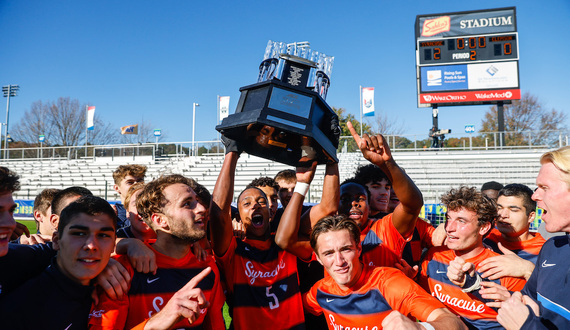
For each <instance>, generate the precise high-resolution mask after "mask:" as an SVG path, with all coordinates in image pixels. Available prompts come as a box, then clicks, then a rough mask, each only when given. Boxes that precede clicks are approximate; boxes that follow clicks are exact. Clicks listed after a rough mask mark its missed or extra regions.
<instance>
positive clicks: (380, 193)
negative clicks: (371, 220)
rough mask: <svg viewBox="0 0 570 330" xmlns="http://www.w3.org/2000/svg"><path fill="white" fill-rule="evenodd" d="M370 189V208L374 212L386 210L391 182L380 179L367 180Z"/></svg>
mask: <svg viewBox="0 0 570 330" xmlns="http://www.w3.org/2000/svg"><path fill="white" fill-rule="evenodd" d="M366 187H368V191H370V210H371V211H374V212H384V213H385V212H388V204H389V202H390V188H392V184H391V183H390V182H389V181H388V180H386V179H382V180H381V181H380V182H377V181H376V182H369V183H367V184H366Z"/></svg>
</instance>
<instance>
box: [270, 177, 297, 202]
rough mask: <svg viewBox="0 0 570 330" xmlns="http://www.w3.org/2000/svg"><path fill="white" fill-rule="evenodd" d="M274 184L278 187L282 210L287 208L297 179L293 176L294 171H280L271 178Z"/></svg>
mask: <svg viewBox="0 0 570 330" xmlns="http://www.w3.org/2000/svg"><path fill="white" fill-rule="evenodd" d="M273 179H274V180H275V182H277V184H278V185H279V192H278V195H279V200H280V201H281V205H282V207H283V208H285V207H287V204H289V200H290V199H291V196H293V189H294V188H295V183H296V182H297V181H296V180H297V178H296V176H295V171H294V170H289V169H288V170H282V171H279V172H277V174H275V177H274V178H273Z"/></svg>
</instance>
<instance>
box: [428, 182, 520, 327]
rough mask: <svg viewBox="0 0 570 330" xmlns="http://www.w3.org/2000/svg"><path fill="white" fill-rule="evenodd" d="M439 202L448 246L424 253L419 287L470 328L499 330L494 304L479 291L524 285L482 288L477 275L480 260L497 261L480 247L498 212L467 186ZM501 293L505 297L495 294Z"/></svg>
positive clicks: (501, 282) (510, 282)
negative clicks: (459, 317) (425, 254)
mask: <svg viewBox="0 0 570 330" xmlns="http://www.w3.org/2000/svg"><path fill="white" fill-rule="evenodd" d="M441 201H442V203H443V204H444V205H445V206H446V207H447V220H446V224H445V230H446V232H447V241H446V246H441V247H436V248H432V249H431V250H430V251H428V254H427V256H426V258H425V260H424V262H423V263H422V271H421V275H420V282H421V284H422V286H423V287H424V288H425V289H426V290H428V291H429V292H431V294H432V295H433V296H434V297H436V298H437V299H439V300H440V301H441V302H443V303H444V304H445V305H446V306H447V307H448V308H449V309H450V310H452V311H453V312H454V313H455V314H457V315H459V316H461V319H462V320H463V321H464V322H465V323H466V324H469V325H470V326H471V327H474V328H477V329H494V328H497V327H499V324H498V322H497V321H496V316H497V312H496V310H495V309H493V308H492V306H493V304H492V303H493V302H495V299H489V298H485V297H483V296H482V294H481V293H480V292H479V289H481V288H482V287H484V288H485V289H493V290H499V286H502V287H505V288H506V289H507V290H510V291H516V290H520V289H521V288H522V287H523V286H524V284H525V281H524V279H521V278H514V277H501V278H500V279H497V280H493V281H491V282H483V280H482V276H481V273H480V272H479V271H478V270H477V269H478V265H479V264H480V263H481V262H482V261H483V260H485V259H487V258H491V257H494V256H497V255H498V254H497V253H495V252H493V251H491V250H489V249H486V248H485V246H484V245H483V238H484V237H485V236H486V235H487V234H488V233H489V231H490V230H491V228H492V226H493V221H494V220H495V218H496V217H497V207H496V205H495V203H494V202H493V201H492V200H491V199H490V198H488V197H486V196H483V195H482V194H481V193H480V192H478V191H477V189H475V188H474V187H472V188H469V187H465V186H462V187H460V188H459V189H451V190H450V191H449V192H447V193H446V194H444V195H443V196H442V197H441ZM482 282H483V283H482ZM501 292H504V291H499V292H495V293H493V294H497V295H499V294H501ZM497 299H504V298H502V297H497ZM489 303H491V304H490V305H489Z"/></svg>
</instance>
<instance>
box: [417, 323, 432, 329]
mask: <svg viewBox="0 0 570 330" xmlns="http://www.w3.org/2000/svg"><path fill="white" fill-rule="evenodd" d="M420 325H422V326H423V327H424V328H426V330H435V328H434V327H433V325H431V324H429V323H427V322H420Z"/></svg>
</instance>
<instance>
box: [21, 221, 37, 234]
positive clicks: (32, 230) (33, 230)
mask: <svg viewBox="0 0 570 330" xmlns="http://www.w3.org/2000/svg"><path fill="white" fill-rule="evenodd" d="M18 222H19V223H21V224H24V225H25V226H26V227H28V230H30V234H35V233H36V221H35V220H18Z"/></svg>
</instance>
